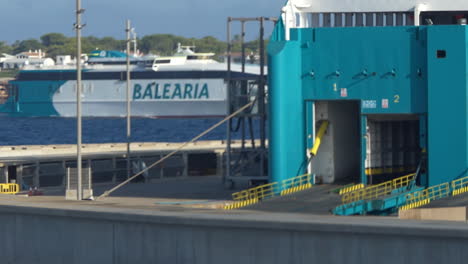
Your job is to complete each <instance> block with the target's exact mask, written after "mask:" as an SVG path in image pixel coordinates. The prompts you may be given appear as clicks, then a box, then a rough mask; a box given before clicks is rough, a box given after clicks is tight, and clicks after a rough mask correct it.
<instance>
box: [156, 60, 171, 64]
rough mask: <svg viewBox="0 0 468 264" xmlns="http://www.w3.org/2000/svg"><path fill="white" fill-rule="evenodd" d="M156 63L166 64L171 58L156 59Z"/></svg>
mask: <svg viewBox="0 0 468 264" xmlns="http://www.w3.org/2000/svg"><path fill="white" fill-rule="evenodd" d="M156 63H157V64H167V63H171V60H156Z"/></svg>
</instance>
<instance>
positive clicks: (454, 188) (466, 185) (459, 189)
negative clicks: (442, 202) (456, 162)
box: [400, 177, 468, 210]
mask: <svg viewBox="0 0 468 264" xmlns="http://www.w3.org/2000/svg"><path fill="white" fill-rule="evenodd" d="M466 192H468V177H464V178H461V179H457V180H454V181H452V182H450V183H448V182H446V183H442V184H439V185H435V186H432V187H429V188H427V189H424V190H422V191H417V192H414V193H411V194H408V195H407V196H406V204H405V205H404V206H402V207H400V210H409V209H414V208H418V207H421V206H423V205H426V204H429V203H430V202H432V201H434V200H437V199H440V198H444V197H447V196H450V194H451V195H452V196H456V195H460V194H462V193H466Z"/></svg>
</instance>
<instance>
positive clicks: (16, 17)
mask: <svg viewBox="0 0 468 264" xmlns="http://www.w3.org/2000/svg"><path fill="white" fill-rule="evenodd" d="M284 3H285V0H82V5H83V8H85V9H86V13H85V14H84V16H83V22H84V23H86V24H87V26H86V28H85V29H84V31H83V35H85V36H87V35H93V36H98V37H103V36H112V37H115V38H118V39H123V38H124V37H125V33H124V30H123V28H124V27H125V20H126V19H130V20H131V21H132V24H133V27H135V29H136V31H137V33H138V35H139V36H144V35H149V34H157V33H170V34H175V35H181V36H185V37H204V36H209V35H211V36H215V37H217V38H219V39H222V40H224V39H225V38H226V33H225V32H226V18H227V17H228V16H234V17H250V16H255V17H256V16H268V17H271V16H275V17H276V16H278V15H279V12H280V10H281V7H282V5H283V4H284ZM0 10H1V13H2V16H1V17H0V41H6V42H8V43H10V44H11V43H12V42H14V41H15V40H24V39H28V38H39V37H40V36H41V35H43V34H46V33H50V32H59V33H63V34H65V35H67V36H72V35H74V32H73V28H72V25H73V23H74V22H75V17H74V15H75V13H74V10H75V0H0ZM249 30H252V31H253V28H250V29H249ZM255 32H256V31H255ZM269 33H270V30H268V34H269ZM254 34H256V33H251V38H252V37H256V36H254Z"/></svg>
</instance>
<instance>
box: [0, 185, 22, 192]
mask: <svg viewBox="0 0 468 264" xmlns="http://www.w3.org/2000/svg"><path fill="white" fill-rule="evenodd" d="M19 190H20V188H19V184H16V183H2V184H0V194H17V193H18V192H19Z"/></svg>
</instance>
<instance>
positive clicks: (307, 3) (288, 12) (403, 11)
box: [282, 0, 468, 39]
mask: <svg viewBox="0 0 468 264" xmlns="http://www.w3.org/2000/svg"><path fill="white" fill-rule="evenodd" d="M463 10H468V1H466V0H380V1H379V0H289V1H288V2H287V3H286V5H285V6H284V7H283V9H282V18H283V22H284V24H285V29H286V30H285V32H286V39H289V30H290V29H291V28H307V27H332V26H336V27H343V26H344V27H353V26H402V25H416V26H419V25H420V21H421V19H420V17H421V13H423V12H434V11H445V12H451V11H463Z"/></svg>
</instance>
